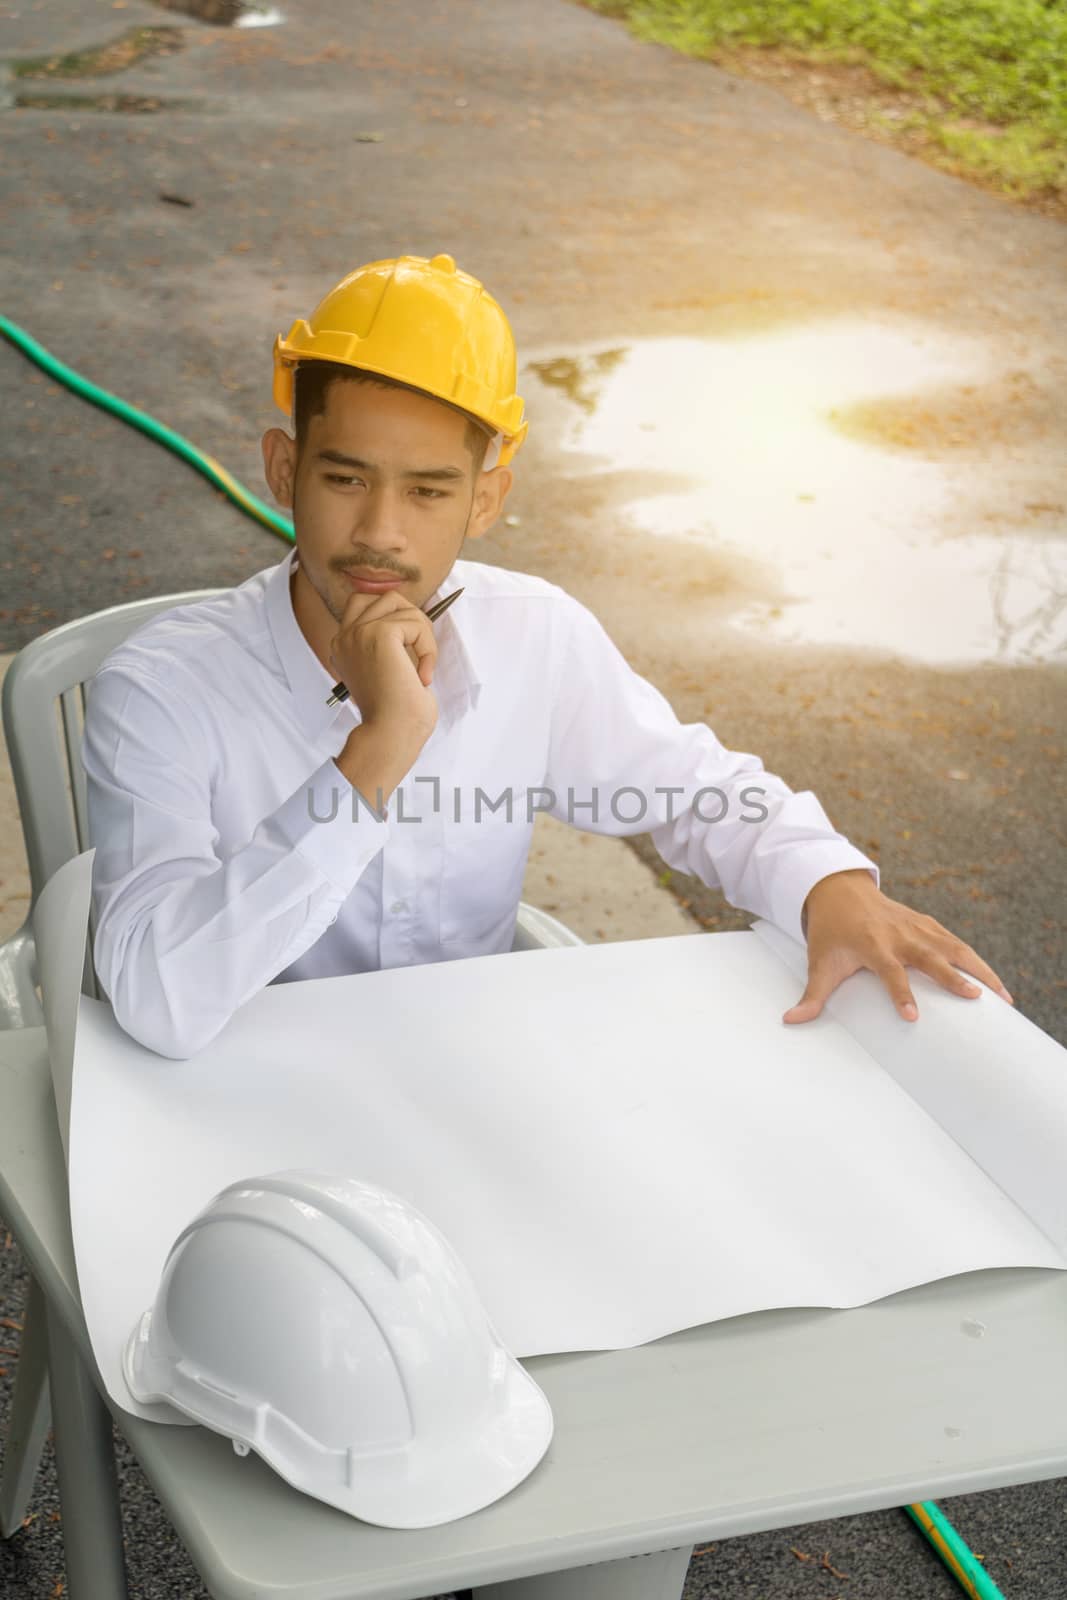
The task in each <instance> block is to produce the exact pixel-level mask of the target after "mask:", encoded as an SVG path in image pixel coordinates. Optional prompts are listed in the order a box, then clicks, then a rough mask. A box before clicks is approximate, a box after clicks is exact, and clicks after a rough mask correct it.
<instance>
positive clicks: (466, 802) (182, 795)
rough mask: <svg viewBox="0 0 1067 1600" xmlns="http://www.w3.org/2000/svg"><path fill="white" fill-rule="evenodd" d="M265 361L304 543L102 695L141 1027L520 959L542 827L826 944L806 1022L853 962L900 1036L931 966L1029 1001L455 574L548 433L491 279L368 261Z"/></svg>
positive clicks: (94, 735)
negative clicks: (509, 955) (397, 970)
mask: <svg viewBox="0 0 1067 1600" xmlns="http://www.w3.org/2000/svg"><path fill="white" fill-rule="evenodd" d="M274 359H275V378H274V396H275V400H276V401H277V403H278V405H279V406H280V408H281V409H282V410H283V411H284V412H285V413H286V415H287V416H288V415H289V414H290V407H292V417H293V424H294V436H290V435H289V434H288V433H287V432H285V431H284V430H283V429H281V428H271V429H269V430H268V431H267V433H266V434H265V435H264V437H263V459H264V465H265V470H266V476H267V481H268V483H269V485H270V487H271V490H272V491H273V493H274V495H275V498H276V499H277V500H278V502H279V504H281V505H283V506H285V507H288V508H291V510H292V515H293V524H294V531H295V550H293V551H292V552H290V554H289V555H288V556H287V557H286V559H285V560H284V561H282V562H280V563H278V564H277V565H276V566H273V567H269V568H267V569H266V570H265V571H263V572H260V573H258V574H256V576H255V577H252V578H250V579H248V580H247V581H246V582H245V583H243V584H241V585H240V586H239V587H237V588H234V589H230V590H227V591H225V593H224V594H222V595H221V596H220V597H218V598H215V599H211V600H205V601H200V602H196V603H194V604H192V605H188V606H183V607H177V608H175V609H173V610H171V611H168V612H166V613H164V614H162V615H160V616H157V617H156V618H154V619H153V620H152V621H151V622H150V623H148V624H146V625H145V626H144V627H143V628H141V629H139V630H138V631H137V632H136V633H135V634H133V635H132V636H131V637H130V638H129V639H128V640H126V641H125V642H124V643H123V644H122V645H121V646H119V648H118V649H116V650H115V651H113V652H112V654H111V655H110V656H109V657H108V658H107V660H106V661H105V662H104V663H103V665H102V667H101V669H100V671H99V673H98V674H97V676H96V678H95V679H94V681H93V684H92V686H91V689H90V692H89V696H88V704H87V709H86V723H85V734H84V739H83V757H84V762H85V770H86V777H87V785H88V808H89V823H90V835H91V839H92V842H93V843H94V844H95V846H96V852H97V853H96V856H95V858H94V872H93V909H94V914H95V915H94V920H95V943H94V958H95V961H96V966H97V971H98V973H99V976H100V979H101V982H102V984H103V987H104V990H105V992H106V993H107V995H108V997H109V999H110V1001H111V1003H112V1007H113V1009H114V1012H115V1016H116V1018H117V1020H118V1021H119V1023H120V1025H121V1026H122V1027H123V1028H124V1029H126V1031H127V1032H129V1033H130V1034H132V1035H133V1036H134V1037H135V1038H137V1039H138V1040H140V1041H141V1042H142V1043H143V1044H145V1045H147V1046H148V1047H149V1048H151V1049H154V1050H156V1051H158V1052H159V1053H160V1054H162V1055H167V1056H173V1057H178V1058H183V1057H186V1056H189V1055H192V1054H194V1053H195V1052H196V1051H197V1050H199V1049H201V1048H202V1047H203V1046H204V1045H205V1044H207V1043H208V1042H210V1040H211V1039H213V1038H214V1037H215V1035H216V1034H217V1033H218V1032H219V1031H220V1030H221V1028H222V1027H224V1026H225V1024H226V1022H227V1021H228V1020H229V1018H230V1017H231V1016H232V1015H233V1013H234V1011H236V1009H237V1008H238V1007H239V1006H241V1005H242V1004H244V1003H245V1001H247V1000H249V999H250V998H251V997H252V996H253V995H254V994H256V993H258V992H259V990H260V989H262V988H263V987H264V986H265V985H266V984H268V983H272V982H281V981H292V980H294V979H303V978H314V977H326V976H331V975H336V974H340V973H352V972H363V971H373V970H378V969H380V968H384V967H392V966H399V965H408V964H413V963H418V962H424V961H441V960H452V959H458V958H462V957H465V956H473V955H484V954H491V953H495V952H504V951H506V950H509V949H510V948H511V943H512V938H513V934H514V927H515V916H516V911H517V907H518V902H519V898H520V894H521V889H522V883H523V877H524V869H525V863H526V857H527V851H528V848H529V843H530V835H531V832H532V826H533V821H534V818H535V816H536V812H537V811H538V810H548V811H550V812H551V814H552V815H553V816H556V817H559V818H561V819H563V820H566V821H568V822H571V823H572V824H573V825H575V826H577V827H580V828H585V829H588V830H590V831H593V832H598V833H609V834H614V835H623V834H633V833H639V832H645V831H648V832H650V833H651V837H652V839H653V842H654V843H655V845H656V848H657V850H658V851H659V853H660V854H661V856H662V857H663V859H664V861H665V862H666V863H667V864H668V865H669V866H671V867H674V868H676V869H678V870H679V871H683V872H689V873H693V874H695V875H697V876H698V877H700V878H701V879H702V881H703V882H704V883H706V884H709V885H721V887H722V889H723V891H724V893H725V894H726V896H727V898H728V899H729V900H730V901H731V903H732V904H734V905H736V906H740V907H743V908H744V909H746V910H750V911H753V912H755V913H756V914H757V915H759V916H761V917H764V918H766V919H767V920H769V921H772V922H774V923H776V924H777V925H778V926H779V927H781V928H783V929H784V930H785V931H786V932H787V933H789V934H791V935H792V936H793V937H794V938H796V939H798V940H800V941H802V942H803V941H804V940H805V939H806V942H807V949H808V956H809V976H808V984H807V987H806V988H805V991H804V994H803V996H802V997H801V999H800V1001H799V1003H798V1004H797V1005H795V1006H793V1007H792V1008H791V1009H790V1010H789V1011H787V1012H786V1013H785V1016H784V1020H785V1021H786V1022H803V1021H807V1020H809V1019H810V1018H812V1017H815V1016H818V1015H819V1013H820V1011H821V1010H822V1006H823V1004H824V1002H825V1000H826V998H827V996H828V995H829V994H830V993H831V992H832V990H833V989H834V988H835V987H836V986H837V985H838V984H839V983H841V982H842V981H843V980H844V979H845V978H846V977H848V976H849V975H850V974H851V973H853V972H855V971H857V970H858V969H859V968H861V967H867V968H869V969H870V970H872V971H874V972H876V973H878V974H879V976H880V977H881V978H882V979H883V981H884V982H885V984H886V987H887V989H888V990H889V993H890V995H891V997H892V1000H893V1002H894V1003H895V1004H896V1006H897V1008H898V1010H899V1011H900V1013H901V1015H902V1016H903V1017H906V1018H908V1019H910V1020H914V1017H915V1016H916V1014H917V1013H916V1009H915V1006H914V1001H913V997H912V993H911V989H910V987H909V983H908V977H907V972H906V966H907V965H910V966H913V967H917V968H919V969H920V970H922V971H924V972H926V973H928V974H929V975H930V976H931V977H932V978H934V979H935V980H936V981H937V982H939V983H940V984H941V985H942V986H943V987H945V988H947V989H949V990H951V991H952V992H953V993H955V994H959V995H965V996H970V997H972V998H973V997H977V996H978V995H980V994H981V992H982V991H981V990H980V989H979V988H978V987H977V986H976V985H974V984H971V983H969V982H968V981H967V980H966V979H965V978H964V977H963V976H962V974H961V973H960V972H959V971H957V970H956V969H957V968H958V967H960V968H963V969H964V970H965V971H967V972H970V973H972V974H974V975H975V976H977V977H979V978H981V979H982V980H983V982H985V983H986V984H988V985H989V986H990V987H992V988H993V989H995V990H997V991H998V992H999V993H1000V994H1001V995H1003V996H1004V998H1005V999H1008V1000H1009V1001H1010V996H1009V995H1008V994H1007V991H1006V990H1005V989H1004V987H1003V985H1002V984H1001V983H1000V980H999V979H998V978H997V976H996V974H995V973H994V972H993V971H992V970H991V969H990V968H989V967H988V966H987V965H986V964H985V962H984V961H982V960H981V959H980V958H979V957H978V956H977V955H976V954H975V952H974V951H973V950H972V949H971V948H970V947H969V946H968V945H965V944H963V943H962V942H961V941H960V940H958V939H956V938H954V937H953V935H952V934H951V933H949V932H948V931H947V930H946V929H945V928H943V927H942V926H941V925H940V924H939V923H937V922H935V921H934V920H933V918H931V917H927V916H924V915H922V914H921V913H919V912H916V911H912V910H910V909H909V908H908V907H907V906H904V905H901V904H899V903H898V902H897V901H894V900H891V899H889V898H888V897H887V896H885V895H884V894H882V892H881V889H880V885H879V872H878V867H877V866H876V864H875V863H873V862H871V861H870V860H868V858H867V857H866V856H864V855H862V854H861V853H860V852H859V851H858V850H856V849H855V848H854V847H853V846H852V845H851V844H850V843H849V842H848V840H847V839H845V838H844V837H843V836H842V835H841V834H839V833H837V832H836V831H835V830H834V828H833V827H832V826H831V824H830V822H829V819H828V818H827V816H826V813H825V812H824V811H823V809H822V807H821V806H820V805H819V803H818V801H817V800H816V798H815V796H814V795H813V794H811V793H810V792H803V793H794V792H793V791H792V790H791V789H790V788H789V787H788V786H787V785H786V784H785V783H784V782H783V781H782V779H780V778H778V777H776V776H775V775H774V774H773V773H768V772H766V771H764V770H763V768H762V766H761V763H760V761H759V759H758V758H757V757H756V756H754V755H750V754H748V753H746V752H737V751H731V750H727V749H725V748H724V747H723V746H722V745H721V744H720V743H719V741H718V740H717V739H716V737H715V735H714V733H713V732H712V731H711V729H710V728H708V727H706V726H705V725H703V724H700V723H690V724H685V725H683V724H681V723H679V721H678V719H677V717H676V716H675V715H674V712H673V711H672V709H671V707H670V705H669V704H668V702H667V701H666V699H665V698H664V697H663V695H661V694H660V693H659V691H658V690H656V689H655V688H654V687H653V686H652V685H651V684H650V683H648V682H647V681H645V680H644V679H642V678H640V677H638V676H637V674H636V673H634V672H633V671H632V670H631V668H630V667H629V666H628V665H627V663H626V661H625V660H624V658H623V657H622V655H621V654H620V652H619V651H618V650H617V649H616V648H615V646H614V645H613V644H612V642H611V640H610V639H609V638H608V636H607V634H606V633H605V631H604V629H603V628H602V627H601V625H600V623H599V622H598V621H597V619H596V618H595V617H594V616H593V614H592V613H591V612H590V611H589V610H588V609H587V608H586V607H584V606H583V605H581V604H580V603H579V602H578V601H577V600H575V599H574V598H573V597H572V596H570V595H568V594H567V593H566V592H565V591H564V590H563V589H561V588H560V587H558V586H557V585H555V584H551V583H548V582H547V581H545V580H544V579H541V578H537V577H534V576H532V575H529V574H524V573H518V572H509V571H506V570H504V569H501V568H495V567H490V566H487V565H485V564H484V563H477V562H472V561H464V560H460V559H459V556H460V551H461V549H462V547H463V544H464V542H465V540H467V539H478V538H481V537H482V535H483V534H485V533H487V532H488V530H489V529H490V528H491V527H492V526H493V524H494V522H495V521H496V520H497V518H498V516H499V515H500V512H501V508H502V506H503V504H504V501H505V499H506V497H507V494H508V492H509V490H510V489H511V486H512V482H513V474H512V472H511V470H510V468H509V466H508V465H507V463H508V462H509V461H510V460H511V459H512V457H513V456H514V454H515V452H516V450H518V448H519V447H520V445H521V444H522V442H523V439H524V438H525V435H526V431H527V423H526V422H525V421H524V420H523V403H522V400H521V398H520V397H519V396H518V395H517V394H516V393H515V392H514V390H515V377H516V361H515V347H514V341H513V339H512V334H511V329H510V327H509V326H508V322H507V319H506V317H505V316H504V313H503V311H502V310H501V308H500V307H499V305H498V304H497V303H496V301H495V300H493V299H492V298H491V297H490V296H489V295H488V294H487V293H486V292H485V290H484V289H483V288H482V285H481V284H480V283H479V282H478V280H477V279H474V278H472V277H470V276H468V275H467V274H466V273H463V272H460V271H458V270H457V269H456V265H455V262H454V261H453V260H452V258H451V257H450V256H447V255H438V256H435V257H433V259H432V260H429V261H427V260H426V259H425V258H423V257H417V256H404V257H400V258H399V259H398V260H395V261H377V262H372V263H369V264H368V265H367V266H365V267H362V268H360V269H358V270H357V271H356V272H354V273H352V274H350V275H349V276H348V277H346V278H345V279H344V280H342V282H341V283H340V284H338V285H337V286H336V288H334V289H333V290H331V292H330V293H329V294H328V295H327V296H326V298H325V299H324V300H323V301H322V303H321V304H320V305H319V306H318V308H317V309H316V311H315V312H314V314H313V315H312V318H311V320H310V322H304V321H302V320H300V321H297V322H296V323H295V324H294V325H293V328H292V329H291V331H290V335H289V338H288V339H287V340H282V339H280V338H279V339H278V340H277V341H276V343H275V352H274ZM457 588H462V589H463V593H462V595H461V596H460V597H459V599H458V600H457V601H456V602H455V604H453V605H452V606H451V607H450V609H449V610H448V612H447V614H445V615H442V617H441V618H440V620H439V621H438V622H437V623H436V624H434V623H431V622H430V621H429V619H428V618H427V617H426V615H425V609H426V608H427V607H428V605H429V603H430V601H432V600H434V599H439V598H441V597H443V596H446V595H448V594H451V593H452V592H453V591H454V590H455V589H457ZM335 682H340V683H341V684H343V685H344V687H345V688H346V689H347V691H348V695H347V698H346V697H342V699H341V700H340V702H339V703H334V704H330V703H329V701H330V698H331V691H332V688H333V685H334V683H335Z"/></svg>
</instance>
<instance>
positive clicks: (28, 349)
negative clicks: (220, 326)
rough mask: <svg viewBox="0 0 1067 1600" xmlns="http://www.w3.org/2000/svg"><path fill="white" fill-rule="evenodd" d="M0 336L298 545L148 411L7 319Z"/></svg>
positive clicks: (259, 503)
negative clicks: (129, 402)
mask: <svg viewBox="0 0 1067 1600" xmlns="http://www.w3.org/2000/svg"><path fill="white" fill-rule="evenodd" d="M0 333H2V334H3V335H4V337H5V339H10V341H11V343H12V344H13V345H15V346H17V348H18V349H19V350H21V351H22V353H23V355H26V356H29V358H30V360H31V361H35V362H36V363H37V365H38V366H39V367H42V368H43V369H44V371H45V372H47V373H48V375H49V377H51V378H55V379H56V381H57V382H58V383H62V384H64V385H65V386H66V387H67V388H68V389H72V390H73V391H74V393H75V394H78V395H81V397H82V399H83V400H90V401H91V402H92V403H93V405H94V406H100V407H101V409H102V410H104V411H110V412H112V413H113V415H115V416H116V417H119V418H121V420H122V421H123V422H128V423H130V425H131V426H132V427H134V428H140V430H141V432H142V433H147V434H148V436H149V438H150V439H155V440H156V442H157V443H158V444H164V445H166V447H167V449H168V450H173V451H174V454H175V455H178V456H181V458H182V460H183V461H188V463H189V465H190V466H191V467H195V468H196V470H197V472H202V473H203V475H204V477H205V478H207V479H209V480H210V482H212V483H213V484H214V485H215V487H216V488H217V489H221V490H222V492H223V494H224V495H227V496H228V497H229V498H230V499H231V500H232V501H233V503H234V505H235V506H238V507H240V509H241V510H242V511H243V512H245V513H246V515H247V516H250V517H254V518H255V519H256V521H257V522H261V523H262V524H263V526H264V527H265V528H269V529H270V530H271V532H272V533H279V534H281V535H282V537H283V538H285V539H288V540H289V542H290V544H292V543H294V542H295V535H294V533H293V524H292V523H291V522H290V521H289V518H288V517H283V516H279V514H278V512H277V511H274V510H272V509H271V507H270V506H268V505H267V504H266V503H265V501H263V500H259V499H257V498H256V496H255V495H254V494H252V493H251V492H250V491H249V490H248V489H246V488H245V486H244V484H242V483H238V482H237V479H236V478H234V477H232V476H231V474H230V473H228V472H227V471H226V468H225V467H224V466H223V465H222V464H221V462H218V461H216V460H215V458H214V456H209V455H208V454H207V453H206V452H205V451H203V450H198V449H197V447H196V445H195V444H190V443H189V440H188V439H183V438H182V436H181V434H180V433H175V432H174V430H173V429H172V428H168V427H166V426H165V425H164V424H163V423H162V422H157V421H156V419H155V418H154V417H150V416H149V415H148V413H147V412H146V411H138V410H137V408H136V407H135V406H131V405H127V403H126V401H125V400H120V399H119V397H118V395H116V394H109V393H108V391H107V390H106V389H98V388H97V386H96V384H95V383H90V382H89V380H88V378H83V377H82V376H81V375H80V374H79V373H77V372H75V371H74V369H73V368H72V367H65V366H64V365H63V363H62V361H57V360H56V358H55V356H54V355H51V354H50V353H49V351H47V350H46V349H45V348H44V346H43V345H40V344H38V343H37V341H36V339H31V337H30V335H29V334H28V333H26V332H25V331H24V330H23V329H22V328H20V327H19V326H18V324H17V323H14V322H11V321H9V320H8V318H7V317H3V316H0Z"/></svg>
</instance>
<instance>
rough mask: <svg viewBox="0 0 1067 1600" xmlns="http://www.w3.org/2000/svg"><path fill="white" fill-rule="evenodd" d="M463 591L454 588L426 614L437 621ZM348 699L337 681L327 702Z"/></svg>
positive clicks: (343, 687) (334, 704)
mask: <svg viewBox="0 0 1067 1600" xmlns="http://www.w3.org/2000/svg"><path fill="white" fill-rule="evenodd" d="M462 593H463V590H462V589H453V591H452V593H451V594H450V595H448V596H447V597H446V598H445V599H444V600H438V602H437V604H436V605H433V606H431V607H430V609H429V611H427V613H426V615H427V617H428V618H429V619H430V621H431V622H435V621H436V620H437V618H438V617H439V616H441V615H442V613H443V612H445V611H447V610H448V608H449V606H450V605H451V604H452V602H453V600H458V599H459V597H460V595H461V594H462ZM347 699H348V690H347V689H346V688H345V686H344V684H343V683H335V684H334V686H333V693H332V694H331V696H330V698H329V699H328V700H327V702H326V704H327V705H328V706H339V705H340V704H341V701H342V700H347Z"/></svg>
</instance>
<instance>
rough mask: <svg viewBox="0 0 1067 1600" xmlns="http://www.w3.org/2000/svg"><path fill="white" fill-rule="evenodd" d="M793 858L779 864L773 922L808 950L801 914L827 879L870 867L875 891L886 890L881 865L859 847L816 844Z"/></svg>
mask: <svg viewBox="0 0 1067 1600" xmlns="http://www.w3.org/2000/svg"><path fill="white" fill-rule="evenodd" d="M792 854H793V855H794V856H795V857H796V859H795V860H793V859H790V858H789V857H786V856H783V857H782V859H781V860H780V861H779V862H778V864H777V877H776V881H775V885H774V916H773V917H772V918H771V921H773V923H774V924H775V926H776V927H778V928H781V930H782V932H783V933H787V934H788V935H789V937H790V938H791V939H795V940H796V941H797V943H798V944H800V945H803V946H805V947H806V946H807V942H808V941H807V935H806V934H805V932H804V929H803V927H802V926H801V912H802V911H803V909H804V902H805V900H806V899H807V898H808V895H809V894H810V893H811V891H812V889H814V887H815V885H816V884H817V883H821V882H822V880H823V878H828V877H830V875H831V874H832V873H834V872H854V871H855V869H856V868H857V867H866V869H867V871H868V872H869V873H870V874H871V876H872V877H873V879H874V887H875V888H876V889H880V888H881V887H882V881H881V873H880V871H879V869H878V865H877V863H876V862H874V861H871V860H870V858H869V857H868V856H865V855H864V854H863V852H862V851H861V850H857V849H856V847H855V845H852V844H848V843H846V842H842V843H836V842H831V843H827V844H824V845H819V844H815V845H810V846H808V847H807V848H806V849H803V850H796V851H794V852H792Z"/></svg>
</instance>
